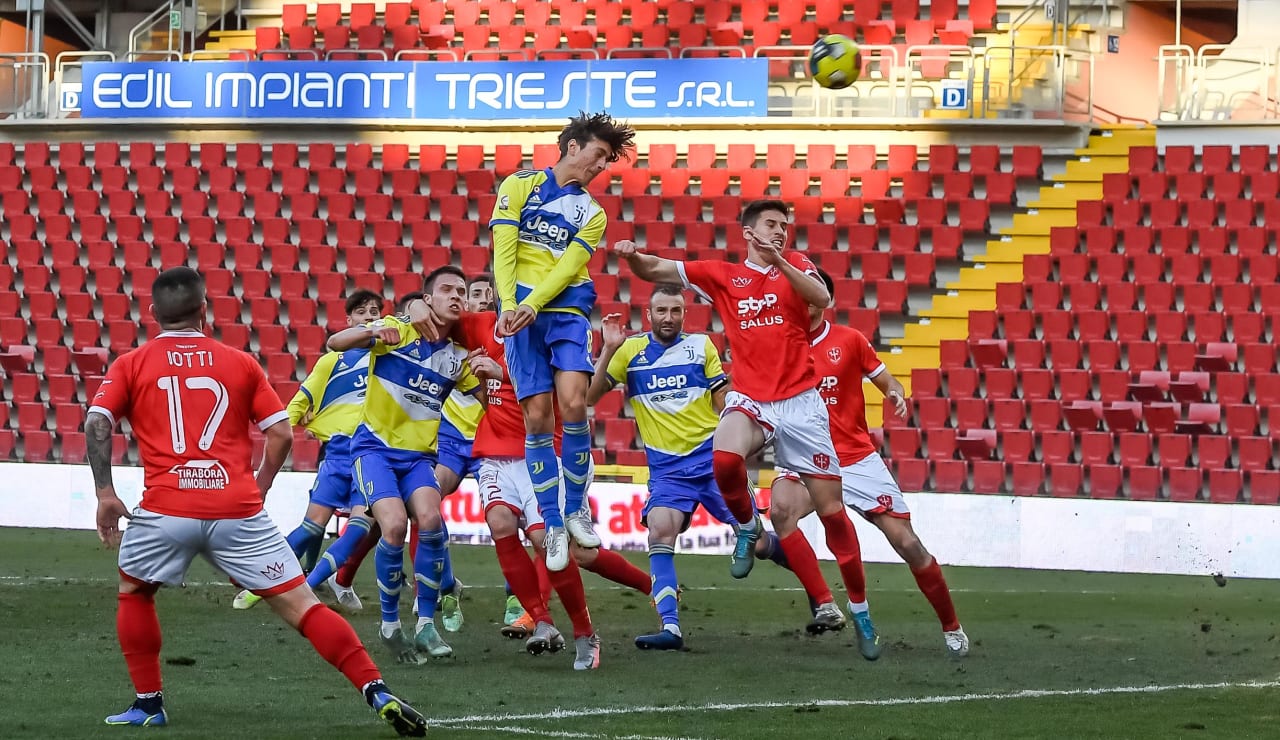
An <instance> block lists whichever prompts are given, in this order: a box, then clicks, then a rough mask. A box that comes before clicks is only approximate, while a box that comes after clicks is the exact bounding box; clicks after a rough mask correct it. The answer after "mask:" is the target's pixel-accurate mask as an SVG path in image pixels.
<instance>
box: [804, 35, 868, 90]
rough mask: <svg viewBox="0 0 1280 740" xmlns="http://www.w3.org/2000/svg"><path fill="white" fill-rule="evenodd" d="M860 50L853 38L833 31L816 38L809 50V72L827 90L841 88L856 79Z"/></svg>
mask: <svg viewBox="0 0 1280 740" xmlns="http://www.w3.org/2000/svg"><path fill="white" fill-rule="evenodd" d="M861 71H862V52H861V51H859V50H858V45H857V44H855V43H853V39H851V38H849V37H848V36H841V35H840V34H838V33H833V34H830V35H828V36H823V37H822V38H820V39H818V40H817V41H816V42H815V43H814V44H813V48H812V49H810V50H809V74H811V75H813V79H814V80H816V81H817V83H818V84H819V85H822V86H823V87H825V88H827V89H828V90H842V89H844V88H846V87H848V86H850V85H852V84H853V83H855V82H857V81H858V73H859V72H861Z"/></svg>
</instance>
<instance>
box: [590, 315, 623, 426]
mask: <svg viewBox="0 0 1280 740" xmlns="http://www.w3.org/2000/svg"><path fill="white" fill-rule="evenodd" d="M600 334H601V340H600V344H601V347H600V357H598V358H597V359H596V371H595V373H594V374H592V376H591V386H590V387H589V388H587V404H588V405H590V406H594V405H596V403H597V402H598V401H599V400H600V399H601V398H602V397H604V394H606V393H608V392H609V391H610V390H612V389H613V386H614V385H616V384H617V383H618V381H619V380H620V378H619V377H617V376H618V375H621V374H625V372H626V366H625V365H624V366H623V367H622V368H621V369H619V368H617V367H615V366H614V364H615V363H614V362H613V360H614V357H615V356H617V354H618V349H619V348H620V347H622V343H623V342H625V341H626V340H627V333H626V330H625V329H623V328H622V314H617V313H611V314H609V315H608V316H605V317H604V318H603V319H601V321H600Z"/></svg>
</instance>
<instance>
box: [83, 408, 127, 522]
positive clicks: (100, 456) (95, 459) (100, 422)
mask: <svg viewBox="0 0 1280 740" xmlns="http://www.w3.org/2000/svg"><path fill="white" fill-rule="evenodd" d="M114 428H115V424H114V423H113V422H112V421H111V419H110V418H108V417H107V416H106V414H101V413H98V412H97V411H90V412H89V414H88V416H86V417H85V420H84V441H85V457H87V458H88V459H89V469H90V470H92V471H93V487H94V489H95V492H96V493H97V497H98V514H97V517H96V518H97V526H98V539H100V540H102V544H104V545H106V546H107V547H115V546H117V545H119V544H120V519H121V517H123V518H125V519H128V518H129V510H128V509H126V508H125V505H124V502H123V501H121V500H120V497H119V496H117V495H116V487H115V483H114V481H113V480H112V478H111V432H112V431H113V430H114Z"/></svg>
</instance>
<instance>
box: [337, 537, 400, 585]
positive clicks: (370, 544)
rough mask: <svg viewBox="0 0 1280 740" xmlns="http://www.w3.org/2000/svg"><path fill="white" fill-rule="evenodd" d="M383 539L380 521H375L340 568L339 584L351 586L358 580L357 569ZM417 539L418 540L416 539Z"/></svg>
mask: <svg viewBox="0 0 1280 740" xmlns="http://www.w3.org/2000/svg"><path fill="white" fill-rule="evenodd" d="M380 539H382V530H381V529H379V528H378V523H377V522H374V523H373V526H372V527H370V528H369V533H368V534H366V535H365V536H364V538H363V539H361V540H360V544H358V545H356V549H354V550H352V551H351V557H349V558H347V562H345V563H343V564H342V567H341V568H338V575H337V577H336V578H335V579H334V580H336V581H337V582H338V585H339V586H346V587H347V588H350V587H351V584H352V583H354V582H355V580H356V571H358V570H360V564H361V563H363V562H364V557H365V556H366V555H368V554H369V551H370V550H372V549H373V548H374V546H375V545H377V544H378V540H380ZM415 541H416V540H415Z"/></svg>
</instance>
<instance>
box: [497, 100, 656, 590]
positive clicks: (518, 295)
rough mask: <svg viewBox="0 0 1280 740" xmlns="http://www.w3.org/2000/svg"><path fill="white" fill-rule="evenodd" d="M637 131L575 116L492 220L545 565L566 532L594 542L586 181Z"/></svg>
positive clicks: (602, 117)
mask: <svg viewBox="0 0 1280 740" xmlns="http://www.w3.org/2000/svg"><path fill="white" fill-rule="evenodd" d="M634 137H635V132H634V131H633V130H632V128H631V127H630V126H627V125H625V124H622V123H618V122H616V121H614V120H613V119H612V118H610V117H609V115H608V114H605V113H598V114H595V115H587V114H585V113H584V114H582V115H580V116H578V117H577V118H574V119H572V120H571V121H570V122H569V125H568V126H565V128H564V130H563V131H561V132H560V138H559V144H560V160H559V161H558V162H556V164H555V165H553V166H551V167H548V168H546V169H544V170H524V171H521V172H517V173H515V174H513V175H511V176H509V177H507V178H506V179H505V180H503V181H502V185H501V186H500V187H499V188H498V200H497V203H496V204H495V207H494V210H493V218H492V219H491V220H490V221H489V227H490V229H491V230H492V232H493V250H494V255H493V274H494V278H495V279H496V281H497V286H496V288H497V293H498V306H499V309H500V310H501V312H502V314H501V316H500V318H499V320H498V333H499V335H501V336H504V337H508V338H509V339H510V341H509V342H508V344H507V357H508V363H509V367H510V369H511V380H512V382H513V383H514V385H515V389H516V396H517V397H518V398H519V399H520V406H521V408H522V409H523V412H524V417H525V428H526V429H527V430H528V437H527V439H526V440H525V448H526V449H525V462H526V464H527V465H528V468H529V477H530V478H531V479H532V480H533V486H534V491H535V492H536V493H537V496H538V506H539V509H540V510H541V512H542V518H543V520H544V521H545V522H546V526H547V533H546V540H547V567H548V568H550V569H551V570H562V569H564V568H566V567H568V564H569V559H570V555H569V542H568V537H569V536H572V537H573V539H574V541H575V542H577V543H578V544H579V545H581V546H583V547H599V545H600V538H599V536H597V535H596V533H595V530H594V529H593V527H592V521H591V512H590V511H589V510H588V509H587V508H586V502H585V500H584V491H585V489H586V481H587V468H588V466H589V465H590V463H591V431H590V428H589V426H588V424H587V385H588V384H589V383H590V381H591V373H592V372H593V370H594V368H593V366H592V362H591V347H590V336H591V324H590V320H589V317H590V315H591V309H592V307H593V306H594V305H595V300H596V291H595V288H594V286H593V285H592V283H591V275H590V273H589V272H588V270H587V261H588V260H590V259H591V255H592V253H593V252H594V251H595V250H596V248H597V247H598V246H599V245H600V243H601V241H602V240H603V238H604V232H605V223H606V221H607V220H608V219H607V217H606V216H605V213H604V210H603V209H602V208H601V207H600V204H599V203H597V202H596V200H595V198H592V197H591V194H590V193H588V192H587V191H586V187H587V185H588V184H590V182H591V181H592V180H593V179H595V177H596V176H597V175H599V174H600V173H602V172H604V171H605V169H607V168H608V166H609V163H610V162H614V161H617V160H618V158H619V157H623V156H628V155H629V152H630V150H631V149H632V148H633V143H632V142H633V140H634ZM552 391H555V395H556V400H557V401H558V402H559V406H560V416H561V419H562V420H563V424H564V443H563V445H562V449H561V457H560V460H557V459H556V453H555V450H554V448H553V446H552V434H553V432H554V431H555V430H554V426H555V414H554V413H553V409H552V404H553V400H552ZM562 467H563V476H562V475H561V468H562ZM562 477H563V480H564V490H565V495H564V508H563V510H562V509H561V508H560V498H561V497H560V487H561V483H560V481H561V478H562ZM566 528H567V530H568V534H566Z"/></svg>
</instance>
